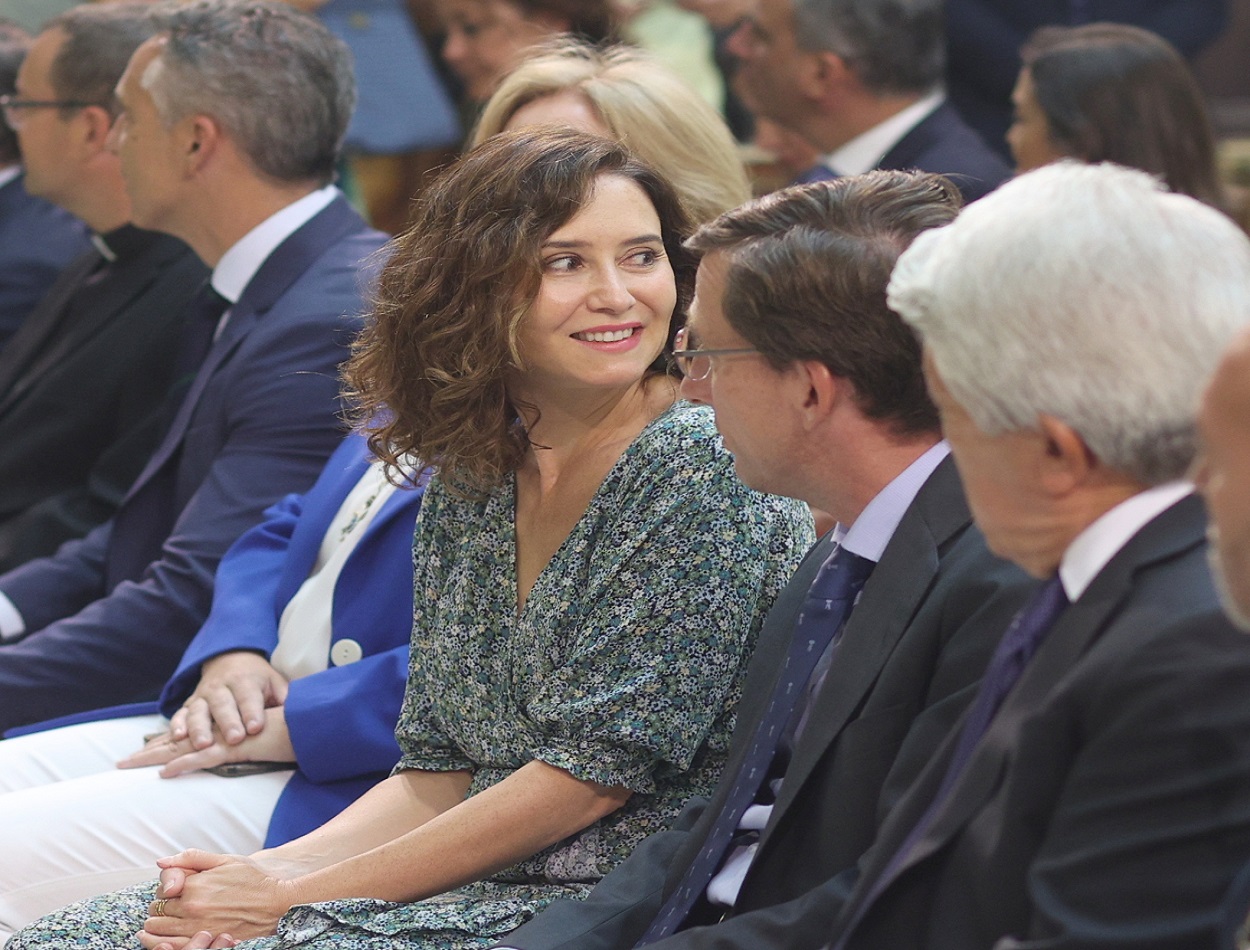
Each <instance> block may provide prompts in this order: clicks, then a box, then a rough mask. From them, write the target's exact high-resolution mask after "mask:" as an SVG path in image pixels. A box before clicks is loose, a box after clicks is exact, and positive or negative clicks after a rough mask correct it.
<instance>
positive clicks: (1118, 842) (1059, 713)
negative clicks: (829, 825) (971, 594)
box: [793, 497, 1250, 950]
mask: <svg viewBox="0 0 1250 950" xmlns="http://www.w3.org/2000/svg"><path fill="white" fill-rule="evenodd" d="M1204 532H1205V518H1204V513H1203V511H1202V506H1201V502H1200V501H1199V499H1197V498H1196V497H1189V498H1186V499H1183V500H1182V501H1180V502H1179V503H1177V504H1176V505H1174V506H1173V507H1171V508H1170V509H1168V510H1167V511H1165V512H1163V513H1162V514H1161V515H1159V516H1158V517H1157V518H1155V519H1154V520H1153V521H1152V522H1150V523H1149V524H1147V525H1146V526H1145V527H1144V528H1143V529H1142V530H1141V531H1140V532H1139V533H1138V534H1137V535H1136V536H1135V537H1134V538H1133V539H1132V540H1131V541H1130V542H1129V543H1128V545H1126V546H1125V547H1124V548H1123V549H1122V550H1121V551H1120V552H1119V553H1118V554H1117V555H1116V556H1115V557H1114V558H1113V559H1112V560H1111V562H1110V563H1109V564H1108V565H1107V566H1106V567H1105V568H1104V569H1103V570H1102V572H1101V573H1100V574H1099V575H1098V576H1097V577H1096V578H1095V579H1094V581H1093V583H1092V584H1091V585H1090V587H1089V588H1088V590H1086V592H1085V593H1084V594H1083V595H1082V596H1081V597H1080V598H1079V599H1078V600H1077V601H1076V602H1075V603H1074V604H1073V605H1072V606H1071V607H1069V608H1068V609H1067V610H1066V611H1065V612H1064V614H1062V615H1061V616H1060V618H1059V620H1058V622H1057V623H1056V625H1055V626H1054V627H1053V628H1052V629H1051V631H1050V632H1049V633H1048V634H1047V637H1046V639H1045V640H1044V642H1043V643H1042V645H1041V647H1040V649H1039V650H1038V652H1037V654H1036V656H1035V657H1034V658H1033V660H1032V661H1031V663H1030V664H1029V666H1028V668H1027V669H1026V670H1025V672H1024V675H1023V676H1022V677H1021V679H1020V681H1019V682H1018V683H1017V684H1016V687H1015V689H1014V690H1013V691H1012V692H1011V694H1009V695H1008V697H1007V699H1006V701H1005V702H1004V703H1003V706H1002V708H1001V709H1000V710H999V712H998V714H997V716H996V717H995V719H994V721H993V722H992V724H991V726H990V729H989V731H988V732H987V733H986V734H985V736H984V737H983V738H982V740H981V742H980V744H979V745H978V747H977V750H976V751H975V752H974V754H973V758H972V759H971V760H970V761H969V763H968V765H967V767H966V769H965V771H964V774H963V775H962V777H961V778H960V779H959V781H958V783H957V784H956V786H955V787H954V789H953V790H952V791H951V793H950V796H949V797H948V799H947V800H946V803H945V805H944V806H943V807H942V809H941V811H940V812H939V813H938V815H937V816H936V818H935V819H934V821H933V824H932V826H931V827H930V829H929V831H928V832H927V833H926V834H925V836H924V837H923V838H921V840H920V841H919V842H918V843H917V845H916V846H915V848H914V849H913V850H912V852H911V854H910V856H909V857H908V859H907V860H906V861H905V862H904V863H903V864H902V866H901V867H900V868H899V870H898V871H897V872H895V873H892V874H891V875H890V876H889V877H888V878H887V879H885V880H884V881H883V883H882V886H881V889H880V890H879V894H878V896H876V897H875V899H872V897H871V895H872V894H873V891H874V888H873V883H874V882H875V881H876V880H877V879H878V878H880V877H882V874H883V869H885V868H886V867H887V865H888V863H889V861H890V858H891V856H892V855H893V854H894V853H895V851H897V850H898V848H899V845H900V843H901V842H902V841H903V840H904V839H905V837H906V836H907V834H908V833H909V831H910V830H911V828H913V827H914V826H915V824H916V822H917V820H918V819H919V816H920V815H921V813H922V812H923V811H924V810H925V809H926V808H927V807H928V805H929V803H930V802H931V801H932V800H933V797H934V793H935V789H936V787H937V784H938V783H939V782H940V781H941V778H942V775H943V774H944V772H945V770H946V765H947V762H948V761H949V758H950V754H951V751H952V748H953V744H954V736H952V737H951V738H949V739H948V741H947V742H946V743H945V744H944V746H943V749H942V750H941V751H940V752H939V753H938V754H937V755H935V756H934V760H933V762H932V763H931V765H930V767H929V768H928V769H926V771H925V772H924V773H923V774H922V775H921V776H920V778H919V780H918V781H917V782H916V784H915V786H914V787H913V789H912V790H911V791H910V792H909V793H908V794H907V795H906V796H905V797H904V799H903V800H902V801H900V802H899V803H898V807H897V808H896V809H895V811H894V814H892V815H891V816H890V819H889V821H888V822H887V824H886V825H885V826H884V827H883V828H882V831H881V835H880V837H879V839H878V842H877V844H876V845H875V846H874V847H873V849H872V850H871V851H870V852H869V853H868V855H866V856H865V859H864V863H863V865H864V870H863V875H862V878H861V881H860V885H859V887H858V888H857V889H856V891H855V892H854V893H853V895H852V896H851V898H850V901H849V903H848V906H847V907H846V910H845V913H844V914H843V916H842V917H841V919H840V920H839V921H838V922H837V926H836V928H835V930H830V931H828V932H826V933H825V934H823V935H811V936H810V937H809V938H806V939H800V940H797V941H795V942H794V943H793V946H795V947H804V946H810V947H820V946H824V945H825V944H827V943H828V942H829V941H830V938H832V937H834V936H835V935H837V934H841V933H843V932H847V931H848V930H849V943H848V947H851V948H856V950H859V948H881V950H885V948H890V950H895V948H899V947H907V948H917V950H919V948H932V950H939V948H940V950H964V948H990V947H993V948H997V950H1008V948H1026V947H1027V948H1035V950H1040V948H1043V947H1044V948H1046V950H1060V948H1063V950H1076V948H1081V950H1089V948H1112V947H1115V948H1127V947H1133V948H1135V950H1163V948H1175V950H1182V948H1185V950H1193V948H1202V947H1212V948H1213V947H1215V946H1217V939H1218V933H1219V930H1220V924H1221V919H1220V914H1219V908H1220V901H1221V899H1222V898H1223V896H1224V894H1225V892H1226V891H1227V890H1228V888H1229V885H1230V884H1231V883H1232V881H1233V880H1234V877H1235V876H1236V874H1237V872H1238V870H1239V869H1240V867H1241V865H1242V864H1244V863H1245V859H1246V856H1247V855H1250V703H1247V702H1246V685H1247V683H1250V637H1246V636H1245V635H1244V634H1240V633H1238V632H1237V631H1235V630H1234V629H1233V628H1232V627H1231V625H1230V624H1229V623H1228V622H1227V621H1226V620H1225V619H1224V617H1223V615H1222V613H1221V612H1220V609H1219V604H1218V600H1217V598H1216V594H1215V591H1214V590H1213V588H1212V584H1211V580H1210V576H1209V572H1208V569H1207V563H1206V557H1205V538H1204ZM861 905H865V906H863V907H861Z"/></svg>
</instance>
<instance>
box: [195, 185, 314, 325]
mask: <svg viewBox="0 0 1250 950" xmlns="http://www.w3.org/2000/svg"><path fill="white" fill-rule="evenodd" d="M338 194H339V190H338V189H337V188H335V187H334V186H333V185H326V186H325V187H324V188H319V189H317V190H316V191H314V192H311V193H309V194H307V195H304V197H302V198H300V199H298V200H297V201H293V202H291V204H289V205H287V206H286V207H285V208H283V209H282V210H281V211H278V212H275V213H274V214H271V215H270V216H269V217H268V218H266V219H265V220H264V221H262V222H261V223H260V224H258V225H256V227H254V228H252V230H250V231H248V232H247V234H245V235H243V237H241V238H239V240H237V241H236V242H235V243H234V244H233V245H232V246H231V248H230V249H229V250H228V251H226V253H225V254H223V255H222V256H221V260H220V261H218V262H217V266H216V267H215V268H213V276H212V284H213V289H214V290H215V291H217V293H219V294H221V295H222V296H223V297H225V298H226V300H228V301H229V302H230V303H231V304H236V303H238V302H239V298H240V297H241V296H243V291H244V290H245V289H246V288H247V285H248V284H249V283H251V280H252V278H253V277H255V276H256V272H257V271H258V270H260V267H261V265H262V264H264V263H265V261H266V259H268V257H269V255H270V254H272V253H273V252H274V251H275V250H276V249H277V247H278V245H279V244H281V243H282V242H283V241H285V240H286V239H287V238H289V237H290V236H291V235H292V234H294V233H295V232H296V231H298V230H299V229H300V228H301V227H303V226H304V225H305V224H306V223H307V222H309V221H310V220H312V218H313V217H314V216H315V215H316V214H317V213H318V212H319V211H321V209H322V208H324V207H325V206H326V205H328V204H329V203H330V202H331V201H333V200H334V199H335V198H336V197H338Z"/></svg>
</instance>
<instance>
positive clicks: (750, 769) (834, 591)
mask: <svg viewBox="0 0 1250 950" xmlns="http://www.w3.org/2000/svg"><path fill="white" fill-rule="evenodd" d="M874 566H875V564H874V562H873V561H870V560H868V559H867V558H864V557H860V556H859V555H858V554H852V553H851V552H850V551H847V550H845V549H843V548H838V549H836V550H835V551H834V553H833V555H832V556H831V557H830V558H829V560H828V561H826V562H825V564H824V565H823V566H822V567H821V569H820V572H819V573H818V574H817V575H816V579H815V580H813V581H812V586H811V587H810V588H809V589H808V592H807V599H806V600H805V601H804V602H803V609H802V611H801V612H800V613H799V617H798V621H797V623H796V624H795V628H794V635H793V637H792V639H791V641H790V652H789V654H788V655H787V656H786V660H785V664H784V665H783V666H782V668H781V672H780V674H779V676H778V679H777V685H776V687H775V688H774V689H773V694H772V697H771V699H770V700H769V704H768V707H767V709H766V710H765V712H764V715H763V717H762V718H761V719H760V722H759V725H758V726H757V727H756V730H755V735H754V737H753V738H752V741H751V746H750V749H749V751H748V752H747V755H746V758H744V759H743V760H742V765H741V767H740V768H739V769H738V772H737V775H736V777H735V779H734V785H733V788H732V789H731V791H730V793H729V795H728V797H727V798H726V799H725V806H724V808H722V809H721V811H720V814H718V815H717V816H716V820H715V822H714V823H713V824H712V827H711V829H710V830H709V831H708V835H707V838H706V839H705V840H704V843H703V847H702V849H700V851H699V854H698V855H697V856H696V857H695V859H694V860H693V861H692V862H691V864H690V867H689V868H687V869H686V873H685V875H684V876H683V877H682V879H681V882H680V883H679V884H678V886H677V889H676V890H675V891H673V893H672V894H671V895H670V896H669V899H668V900H667V901H666V902H665V904H664V906H663V907H662V908H660V912H659V914H657V915H656V918H655V920H654V921H652V923H651V926H650V927H649V928H648V929H647V932H646V933H645V934H644V935H643V937H642V939H641V940H640V941H638V943H637V946H639V947H641V946H645V945H646V944H649V943H654V942H655V941H657V940H660V939H662V938H664V937H667V936H668V935H669V934H671V933H673V932H674V931H675V930H676V929H677V928H678V927H679V926H681V923H682V921H684V920H685V918H686V915H687V914H689V913H690V909H691V907H693V906H694V903H695V901H697V900H698V899H699V897H700V896H701V895H702V894H703V892H704V891H705V890H707V886H708V882H710V881H711V880H712V877H713V875H715V873H716V869H717V868H718V867H719V866H720V863H721V860H722V859H723V858H724V856H725V851H726V850H727V849H728V847H729V844H730V842H731V841H732V840H733V837H734V835H735V833H736V832H737V830H738V824H739V822H740V821H741V820H742V816H743V814H745V812H746V810H747V808H748V807H749V806H750V805H751V803H752V801H754V799H755V796H756V794H757V793H758V792H759V790H760V786H761V785H762V784H763V782H764V779H765V778H766V777H767V776H768V772H769V768H768V766H769V763H770V762H771V761H772V758H773V756H774V754H775V753H776V751H777V746H778V743H779V742H780V741H781V740H782V738H783V736H784V735H785V734H786V724H787V722H788V721H789V720H790V717H791V716H792V715H794V714H795V713H796V711H797V710H798V709H799V708H800V701H801V700H802V699H803V698H804V696H805V695H806V692H807V690H806V686H807V682H808V680H809V679H811V676H812V671H813V670H814V669H815V668H816V664H817V662H818V661H819V660H820V657H821V655H822V654H823V653H824V652H825V650H826V649H827V648H828V647H829V646H830V645H831V644H832V643H833V642H834V640H835V638H836V637H837V636H839V635H840V634H841V631H842V627H843V626H844V625H845V623H846V618H847V617H848V616H849V615H850V612H851V607H852V606H853V605H854V603H855V598H856V597H857V596H858V595H859V592H860V590H861V589H862V588H863V586H864V582H865V581H867V580H868V575H869V574H870V573H871V572H872V569H873V567H874Z"/></svg>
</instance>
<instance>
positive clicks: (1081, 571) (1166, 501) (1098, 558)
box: [1059, 482, 1194, 603]
mask: <svg viewBox="0 0 1250 950" xmlns="http://www.w3.org/2000/svg"><path fill="white" fill-rule="evenodd" d="M1193 490H1194V486H1193V485H1192V484H1191V483H1189V482H1167V483H1165V484H1163V485H1156V486H1155V487H1154V488H1147V489H1146V490H1145V491H1143V492H1138V493H1137V494H1136V495H1134V496H1133V497H1132V498H1128V499H1126V500H1124V501H1122V502H1120V503H1119V504H1118V505H1116V506H1115V507H1114V508H1112V509H1110V510H1109V511H1105V512H1103V513H1102V514H1101V515H1099V516H1098V518H1097V519H1095V520H1094V522H1093V523H1092V524H1090V525H1089V526H1088V527H1086V528H1085V530H1084V531H1082V532H1081V533H1080V534H1078V535H1077V536H1076V537H1075V538H1074V539H1073V541H1072V543H1071V544H1069V545H1068V548H1067V550H1066V551H1064V552H1063V558H1062V559H1061V560H1060V562H1059V579H1060V580H1061V581H1062V582H1063V590H1064V593H1066V594H1067V595H1068V600H1069V602H1071V603H1075V602H1076V600H1077V598H1079V597H1080V596H1081V595H1082V594H1083V593H1085V591H1086V589H1087V588H1088V587H1089V585H1090V584H1091V583H1092V582H1093V580H1094V578H1095V577H1097V576H1098V573H1099V571H1101V570H1102V569H1103V568H1104V567H1106V566H1107V564H1108V562H1110V560H1111V559H1112V558H1113V557H1115V556H1116V554H1118V553H1119V552H1120V549H1121V548H1123V547H1124V545H1126V544H1128V542H1129V540H1130V539H1131V538H1132V537H1133V535H1135V534H1137V532H1138V531H1140V530H1141V529H1142V528H1144V527H1145V526H1146V525H1147V524H1148V523H1149V522H1151V521H1153V520H1154V519H1155V518H1156V517H1158V516H1159V515H1160V514H1162V513H1163V512H1164V511H1166V510H1167V509H1168V508H1171V507H1172V506H1173V505H1174V504H1176V503H1177V502H1178V501H1180V500H1181V499H1182V498H1184V497H1185V496H1186V495H1188V494H1190V493H1191V492H1192V491H1193Z"/></svg>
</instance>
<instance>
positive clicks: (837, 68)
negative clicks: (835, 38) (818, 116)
mask: <svg viewBox="0 0 1250 950" xmlns="http://www.w3.org/2000/svg"><path fill="white" fill-rule="evenodd" d="M805 60H806V62H807V63H808V64H809V68H807V69H804V70H803V72H802V73H801V75H800V79H799V86H800V89H801V91H802V92H803V93H804V95H806V96H807V97H808V98H810V99H813V100H816V101H820V102H829V101H830V100H831V99H832V100H837V99H839V98H841V96H842V94H843V90H845V89H846V87H847V84H848V83H849V82H851V81H854V80H855V73H854V72H852V70H851V68H850V66H848V65H847V63H846V60H844V59H843V58H842V57H841V56H839V55H838V54H837V53H834V52H832V51H831V50H820V51H818V52H812V53H807V54H805Z"/></svg>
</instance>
